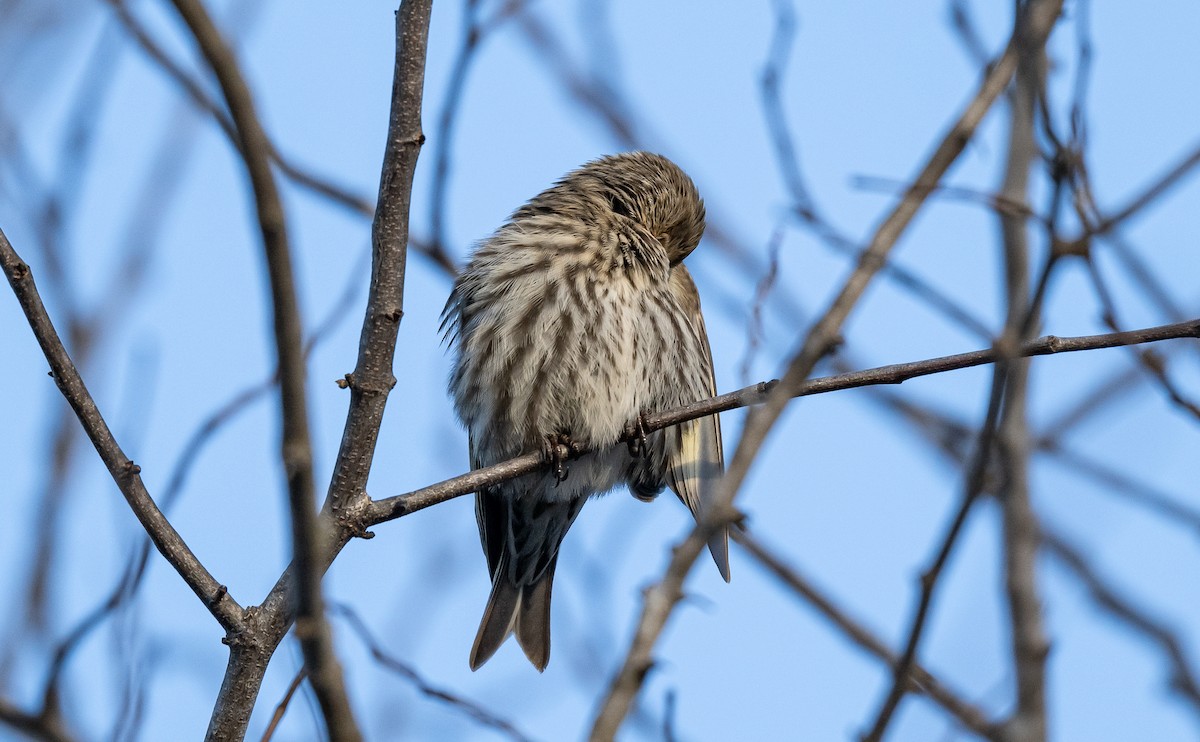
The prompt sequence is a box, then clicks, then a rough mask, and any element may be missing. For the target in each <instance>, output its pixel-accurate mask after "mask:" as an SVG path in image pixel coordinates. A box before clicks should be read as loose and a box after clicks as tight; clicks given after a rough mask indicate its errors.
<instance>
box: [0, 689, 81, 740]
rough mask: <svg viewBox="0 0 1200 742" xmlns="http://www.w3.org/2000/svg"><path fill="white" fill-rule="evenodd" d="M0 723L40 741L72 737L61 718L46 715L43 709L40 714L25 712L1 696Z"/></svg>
mask: <svg viewBox="0 0 1200 742" xmlns="http://www.w3.org/2000/svg"><path fill="white" fill-rule="evenodd" d="M0 724H4V725H5V726H7V727H9V728H10V729H15V730H16V731H18V732H20V733H21V734H23V735H26V736H28V737H29V738H30V739H36V740H40V741H41V742H71V740H72V739H74V738H73V737H72V736H71V735H70V734H69V733H68V732H67V730H66V729H65V728H63V725H62V720H61V719H58V718H56V717H51V716H47V715H46V713H45V712H44V711H43V713H42V714H40V715H35V714H29V713H26V712H24V711H22V710H21V709H19V708H17V707H16V706H13V705H12V704H10V703H9V702H8V701H6V700H4V699H3V698H0Z"/></svg>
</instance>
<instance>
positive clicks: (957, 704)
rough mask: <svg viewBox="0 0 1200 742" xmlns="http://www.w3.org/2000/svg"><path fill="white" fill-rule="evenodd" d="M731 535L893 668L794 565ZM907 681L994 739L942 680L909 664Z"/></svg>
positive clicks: (875, 641)
mask: <svg viewBox="0 0 1200 742" xmlns="http://www.w3.org/2000/svg"><path fill="white" fill-rule="evenodd" d="M731 536H732V538H733V540H734V541H735V542H737V543H738V544H740V545H741V546H742V547H744V548H745V549H746V552H747V553H748V554H750V556H752V557H754V559H755V560H757V561H758V563H759V564H761V565H762V566H763V567H764V568H765V569H766V570H768V571H769V572H771V573H772V574H773V575H775V576H776V577H777V578H778V579H779V580H780V581H781V582H782V583H783V584H785V585H787V586H788V587H789V588H791V590H792V591H793V592H795V593H796V595H798V596H800V598H802V599H803V600H804V601H805V602H806V603H808V604H809V605H811V606H812V607H813V608H814V609H815V610H816V611H817V612H818V613H820V614H821V615H822V616H824V617H825V618H826V619H828V621H829V622H830V623H831V624H833V625H834V626H836V627H837V628H838V630H839V631H841V632H842V633H843V634H844V635H845V636H846V638H848V639H849V640H850V641H852V642H853V643H854V644H855V645H857V646H858V647H860V648H862V649H863V650H864V651H866V652H867V653H868V654H870V655H872V656H874V657H876V658H878V659H880V660H883V662H884V663H885V664H887V666H888V667H890V668H892V669H893V670H894V669H896V667H897V666H898V665H899V663H900V660H899V658H898V657H896V655H895V654H894V653H893V652H892V651H891V650H890V649H889V648H888V646H887V645H886V644H884V642H883V640H881V639H880V638H879V637H877V636H875V635H874V634H872V633H871V632H870V631H869V630H868V629H867V628H865V627H864V626H863V625H862V624H861V623H859V622H858V621H857V620H855V619H854V618H853V617H851V616H850V615H848V614H847V613H846V612H845V611H844V610H842V609H841V608H840V607H838V606H837V605H835V604H834V603H833V601H832V600H830V599H829V598H828V597H826V596H825V595H824V593H823V592H822V591H821V589H820V588H818V587H816V586H815V585H813V583H812V581H810V580H809V579H808V578H806V577H805V576H803V575H802V574H800V573H799V572H798V571H797V570H796V568H795V567H792V566H790V565H788V564H786V563H784V562H783V560H782V559H780V558H779V557H778V556H776V555H775V554H773V553H772V552H771V551H770V550H769V549H768V548H767V547H766V546H764V545H763V544H762V543H761V542H760V541H759V540H758V539H757V538H756V537H755V536H754V535H753V534H752V533H750V531H749V530H748V529H734V530H733V532H732V533H731ZM907 682H909V683H911V684H912V687H913V690H914V691H915V692H919V693H923V694H925V695H926V696H928V697H929V698H930V699H931V700H933V701H934V702H935V703H937V704H938V705H939V706H941V707H942V708H943V709H945V710H946V711H947V712H948V713H949V714H950V715H951V716H953V717H954V719H955V720H956V721H957V722H958V723H959V724H961V725H962V726H963V727H964V728H966V729H969V730H971V731H972V732H975V733H976V734H978V735H979V736H981V737H987V738H994V737H995V735H996V731H997V730H996V727H995V725H994V724H993V723H992V722H991V721H989V720H988V718H987V715H986V714H985V713H984V712H983V711H982V710H981V709H979V708H977V707H975V706H974V705H973V704H971V703H969V702H967V701H965V700H963V699H962V697H961V696H959V695H958V694H957V693H955V692H954V691H952V690H950V689H948V688H947V687H946V686H945V684H944V683H942V682H941V681H940V680H938V679H937V678H936V677H934V676H933V674H932V673H930V672H929V671H928V670H926V669H925V668H924V667H922V666H921V665H920V664H919V663H913V665H912V667H910V668H909V671H908V677H907Z"/></svg>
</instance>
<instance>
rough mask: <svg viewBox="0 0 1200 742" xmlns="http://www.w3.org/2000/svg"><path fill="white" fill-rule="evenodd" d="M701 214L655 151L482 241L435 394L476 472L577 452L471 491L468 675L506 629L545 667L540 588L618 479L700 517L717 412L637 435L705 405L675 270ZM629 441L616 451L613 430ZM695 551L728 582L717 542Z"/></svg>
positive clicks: (598, 166) (545, 593)
mask: <svg viewBox="0 0 1200 742" xmlns="http://www.w3.org/2000/svg"><path fill="white" fill-rule="evenodd" d="M703 233H704V202H703V201H701V200H700V196H699V194H698V193H697V192H696V187H695V185H694V184H693V183H692V181H691V179H690V178H689V177H688V176H687V175H686V174H685V173H684V172H683V171H682V170H680V169H679V167H678V166H676V165H675V164H674V163H672V162H671V161H670V160H668V159H667V158H665V157H662V156H661V155H656V154H650V153H648V152H631V153H627V154H620V155H613V156H610V157H603V158H601V159H598V160H595V161H593V162H589V163H588V164H586V165H584V166H583V167H581V168H580V169H578V170H575V171H574V172H571V173H568V174H567V175H566V176H565V177H563V178H562V180H560V181H558V183H556V184H555V185H554V186H553V187H551V188H549V189H547V190H546V191H543V192H542V193H541V194H539V195H538V196H536V197H534V198H533V199H532V200H531V201H529V203H527V204H525V205H524V206H522V207H521V208H519V209H517V211H516V212H515V213H514V214H513V215H512V217H511V218H510V219H509V220H508V222H507V223H505V224H504V225H503V226H501V227H500V229H498V230H497V231H496V233H495V234H493V235H492V237H491V238H489V239H487V240H485V241H484V242H482V243H480V244H479V245H478V246H477V247H476V249H475V251H474V253H473V254H472V256H471V260H470V263H469V264H468V265H467V267H466V269H465V270H463V272H462V273H461V274H460V275H459V278H458V280H457V281H456V282H455V284H454V289H453V291H452V292H451V294H450V298H449V300H448V301H447V302H446V308H445V310H444V312H443V331H444V332H445V335H446V339H447V342H448V343H449V344H450V346H451V348H452V350H453V351H454V352H455V353H456V357H455V360H454V365H453V371H452V372H451V376H450V383H449V389H450V394H451V396H452V397H453V399H454V406H455V409H456V411H457V412H458V415H459V417H460V418H461V419H462V422H463V424H464V425H465V427H466V429H467V433H468V437H469V441H470V454H471V466H472V467H473V468H480V467H483V466H488V465H490V464H495V463H499V462H501V461H505V460H507V459H510V458H513V457H515V456H518V455H520V454H522V453H528V452H530V451H534V450H539V449H541V450H546V451H548V452H550V453H551V454H552V455H553V453H554V452H555V451H559V450H560V445H562V444H566V445H567V448H568V450H574V451H577V450H578V449H579V448H585V449H589V450H590V451H591V453H586V454H583V455H582V456H578V458H575V459H574V460H572V461H570V462H569V468H568V465H567V464H566V463H565V462H563V461H561V460H559V461H558V462H557V465H556V466H555V467H552V470H551V471H541V472H537V473H534V474H530V475H527V476H524V477H521V478H518V479H514V480H511V481H508V482H504V483H502V484H498V485H495V486H492V487H487V488H485V489H483V490H482V491H480V492H479V493H477V494H476V499H475V515H476V519H477V520H478V524H479V538H480V541H482V542H483V551H484V554H485V555H486V556H487V563H488V569H489V571H490V573H491V578H492V592H491V596H490V597H489V598H488V604H487V608H486V609H485V611H484V614H483V620H482V621H481V622H480V626H479V633H478V635H477V636H476V637H475V644H474V646H473V647H472V648H471V658H470V659H471V669H473V670H474V669H478V668H479V666H480V665H482V664H483V663H484V662H486V661H487V660H488V659H489V658H490V657H491V656H492V655H493V654H494V653H495V652H496V650H497V649H499V648H500V645H501V644H503V643H504V641H505V640H506V639H507V638H508V637H509V636H511V635H512V634H513V633H515V634H516V635H517V642H518V643H519V644H520V645H521V649H522V650H524V652H525V656H526V657H528V658H529V661H530V662H532V663H533V665H534V666H535V667H536V668H537V669H538V670H539V671H541V670H544V669H545V667H546V663H547V662H549V660H550V590H551V585H552V582H553V580H554V567H555V564H556V562H557V560H558V548H559V545H560V544H561V543H562V540H563V536H565V535H566V533H567V529H569V528H570V527H571V523H572V522H574V520H575V518H576V516H578V515H579V511H580V509H581V508H582V507H583V504H584V502H586V501H587V499H588V498H589V497H591V496H592V495H597V494H603V493H605V492H608V491H609V490H611V489H613V488H614V487H616V486H618V485H620V484H627V485H628V486H629V489H630V491H631V492H632V493H633V494H634V495H635V496H636V497H638V498H639V499H643V500H650V499H653V498H654V497H655V496H656V495H657V494H658V493H659V492H661V491H662V490H663V488H664V487H665V486H667V485H670V487H671V489H673V490H674V491H675V493H676V494H677V495H678V496H679V498H680V499H681V500H683V502H684V503H685V504H686V505H687V506H688V508H690V509H691V511H692V514H693V515H694V516H695V517H696V519H697V520H699V519H700V518H701V517H702V516H703V513H704V510H705V506H706V505H707V504H708V503H709V502H710V501H711V498H712V495H713V490H714V486H715V483H716V481H717V480H718V479H719V478H720V476H721V473H722V471H723V469H724V463H723V460H722V453H721V430H720V421H719V420H718V418H717V416H716V415H712V416H709V417H704V418H701V419H699V420H693V421H690V422H687V423H683V424H681V425H679V426H676V427H673V428H668V429H666V430H661V431H656V432H653V433H650V434H645V433H644V431H643V430H642V429H641V420H642V417H643V415H644V414H645V413H648V412H656V411H661V410H667V409H671V408H674V407H679V406H681V405H684V404H688V403H690V402H695V401H697V400H701V399H706V398H708V397H711V396H713V395H715V394H716V384H715V381H714V378H713V363H712V351H711V350H710V348H709V344H708V334H707V333H706V332H705V329H704V319H703V317H702V316H701V314H700V296H699V294H698V293H697V291H696V285H695V284H694V283H693V282H692V278H691V276H690V275H689V274H688V271H687V269H686V268H684V266H683V265H682V262H681V261H682V260H683V259H684V258H685V257H687V256H688V254H689V253H691V252H692V250H694V249H695V248H696V245H697V244H698V243H699V242H700V237H701V235H702V234H703ZM629 431H636V432H638V433H640V435H635V436H634V437H633V439H632V440H631V442H630V443H629V444H628V445H627V444H624V443H619V442H618V441H619V439H620V438H621V436H622V434H623V433H626V432H629ZM708 546H709V550H710V551H711V552H712V556H713V559H714V560H715V561H716V563H717V567H718V569H720V571H721V576H722V577H724V578H725V580H726V581H728V580H729V535H728V530H727V529H722V530H721V531H719V532H718V533H717V534H716V535H715V536H714V537H713V538H712V540H711V541H710V542H709V544H708Z"/></svg>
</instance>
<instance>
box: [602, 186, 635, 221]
mask: <svg viewBox="0 0 1200 742" xmlns="http://www.w3.org/2000/svg"><path fill="white" fill-rule="evenodd" d="M608 207H609V208H610V209H612V210H613V213H614V214H620V215H621V216H623V217H626V218H633V217H632V215H631V214H630V213H629V204H627V203H625V202H624V201H623V200H622V199H621V197H620V196H618V195H617V194H616V193H614V192H612V191H609V193H608Z"/></svg>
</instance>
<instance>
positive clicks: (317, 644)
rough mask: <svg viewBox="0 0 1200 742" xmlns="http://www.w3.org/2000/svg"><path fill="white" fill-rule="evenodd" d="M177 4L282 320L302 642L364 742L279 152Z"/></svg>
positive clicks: (328, 714)
mask: <svg viewBox="0 0 1200 742" xmlns="http://www.w3.org/2000/svg"><path fill="white" fill-rule="evenodd" d="M173 2H174V5H175V9H176V10H177V11H178V12H179V15H180V16H181V17H182V18H183V20H184V22H185V23H186V24H187V26H188V28H189V30H190V31H191V33H192V35H193V37H195V40H196V44H197V45H198V46H199V48H200V52H201V53H202V54H203V56H204V58H205V60H206V61H207V62H208V64H209V66H210V67H211V68H212V71H213V74H214V75H215V76H216V78H217V82H218V84H219V85H220V87H221V92H222V93H223V94H224V96H225V103H226V105H227V106H228V108H229V114H230V116H231V118H232V119H233V125H234V127H235V129H236V133H237V143H238V149H239V151H240V152H241V155H242V160H243V161H244V162H245V165H246V170H247V173H248V174H249V176H250V184H251V186H252V188H253V191H254V203H255V207H256V211H257V215H258V223H259V228H260V230H261V232H262V240H263V249H264V252H265V256H266V263H267V275H268V277H269V279H270V284H271V308H272V310H273V314H274V336H275V352H276V358H277V360H278V370H279V390H280V414H281V416H282V419H283V436H282V440H281V442H280V454H281V457H282V460H283V469H284V475H285V477H286V479H287V488H288V504H289V510H290V513H291V521H292V555H293V561H292V563H293V565H294V566H295V570H294V576H295V579H296V582H297V585H298V589H297V608H296V610H297V626H296V634H297V636H298V637H299V639H300V646H301V649H302V650H303V652H304V666H305V668H306V669H307V671H308V675H309V681H310V682H311V683H312V687H313V691H314V692H315V694H316V696H317V700H318V702H319V703H320V705H321V711H322V714H323V716H324V719H325V724H326V727H327V729H328V731H329V735H330V738H331V739H333V740H341V741H345V742H355V741H356V740H359V739H361V734H360V733H359V731H358V724H357V723H356V722H355V720H354V714H353V711H352V710H351V708H350V700H349V698H348V697H347V695H346V688H345V683H344V682H343V679H342V671H341V667H340V665H339V664H338V661H337V658H336V656H335V655H334V653H333V638H332V636H331V635H330V632H329V625H328V623H327V622H326V621H325V615H324V604H323V602H322V599H321V575H322V574H323V572H324V570H323V569H318V568H317V566H316V563H317V562H318V561H319V560H318V558H317V549H318V546H319V542H318V534H317V513H316V498H315V495H314V483H313V463H312V459H313V456H312V440H311V438H310V436H309V432H308V399H307V393H306V391H305V376H306V368H305V362H304V343H303V333H304V326H303V323H302V322H301V319H300V306H299V302H298V300H297V298H296V283H295V278H294V276H293V271H292V257H291V248H290V246H289V244H288V236H287V224H286V220H285V217H284V212H283V203H282V201H281V200H280V198H279V190H278V187H277V186H276V183H275V175H274V173H273V172H272V171H271V152H272V147H271V143H270V141H269V140H268V139H267V135H266V132H265V131H264V130H263V128H262V125H261V124H260V123H259V120H258V114H257V113H256V112H255V107H254V99H253V96H252V95H251V93H250V88H249V87H248V86H247V84H246V81H245V79H244V78H243V76H242V73H241V69H240V67H239V65H238V62H237V59H236V58H235V57H234V54H233V50H232V49H230V48H229V45H228V44H226V43H225V40H224V39H223V38H222V36H221V33H220V31H219V30H218V29H217V26H216V24H215V23H214V22H213V20H212V18H211V17H210V16H209V14H208V11H207V10H205V8H204V5H203V3H202V2H200V0H173Z"/></svg>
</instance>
